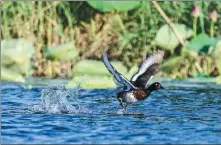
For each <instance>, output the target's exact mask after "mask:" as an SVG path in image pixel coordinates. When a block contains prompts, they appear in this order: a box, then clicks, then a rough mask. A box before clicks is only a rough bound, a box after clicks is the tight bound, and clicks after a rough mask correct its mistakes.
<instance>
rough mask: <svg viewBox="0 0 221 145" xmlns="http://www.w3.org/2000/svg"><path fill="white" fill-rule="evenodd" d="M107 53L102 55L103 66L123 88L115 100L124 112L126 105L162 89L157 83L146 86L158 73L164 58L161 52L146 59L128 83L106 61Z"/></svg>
mask: <svg viewBox="0 0 221 145" xmlns="http://www.w3.org/2000/svg"><path fill="white" fill-rule="evenodd" d="M108 51H109V50H108ZM108 51H107V52H108ZM107 52H105V53H104V55H103V62H104V65H105V66H106V68H107V69H108V70H109V72H110V73H111V74H113V75H114V78H115V79H116V81H117V83H119V84H121V85H123V86H124V87H123V90H122V91H121V92H118V93H117V99H118V101H119V102H120V105H121V106H122V107H123V109H124V111H125V109H126V107H127V105H128V104H131V103H134V102H137V101H143V100H145V99H146V98H147V97H148V96H149V95H150V93H151V92H152V91H155V90H159V89H164V87H163V86H162V85H161V84H160V83H159V82H155V83H153V84H151V85H148V81H149V80H150V79H152V78H153V76H154V75H155V74H156V73H158V72H159V65H160V64H161V62H162V60H163V56H164V52H163V51H157V52H156V53H154V54H153V55H151V56H149V57H148V58H146V59H145V60H144V61H143V63H142V64H141V66H140V68H139V70H138V72H136V73H135V74H134V75H133V76H132V78H131V80H130V81H129V80H127V79H126V78H125V77H124V76H123V75H122V74H120V73H119V72H118V71H117V70H116V69H115V68H114V67H113V66H112V65H111V63H110V62H109V60H108V55H107Z"/></svg>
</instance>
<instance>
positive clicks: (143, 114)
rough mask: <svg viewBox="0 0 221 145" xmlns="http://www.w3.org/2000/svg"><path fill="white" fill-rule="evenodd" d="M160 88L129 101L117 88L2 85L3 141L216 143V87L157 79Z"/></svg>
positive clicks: (220, 132)
mask: <svg viewBox="0 0 221 145" xmlns="http://www.w3.org/2000/svg"><path fill="white" fill-rule="evenodd" d="M162 84H163V86H164V87H165V88H166V89H165V90H161V91H157V92H153V93H152V94H151V96H150V98H149V99H147V100H145V101H143V102H137V103H135V104H132V105H129V106H128V108H127V113H126V114H123V113H122V109H121V107H120V106H119V103H118V101H117V99H116V98H115V97H114V94H115V93H116V92H117V91H118V90H117V89H107V90H84V89H81V88H75V89H65V88H63V87H62V86H61V85H60V86H48V87H43V86H42V87H41V86H38V87H34V88H32V89H24V88H22V87H20V85H18V84H13V83H4V82H3V83H2V84H1V97H2V101H1V105H2V118H1V123H2V126H1V130H2V132H1V135H2V143H5V144H6V143H17V144H23V143H29V144H30V143H41V144H42V143H51V144H55V143H62V144H64V143H96V144H99V143H130V144H132V143H133V144H136V143H173V144H175V143H189V144H193V143H204V144H207V143H216V144H218V143H219V144H220V143H221V86H218V85H215V84H213V83H199V82H198V83H196V82H187V81H162Z"/></svg>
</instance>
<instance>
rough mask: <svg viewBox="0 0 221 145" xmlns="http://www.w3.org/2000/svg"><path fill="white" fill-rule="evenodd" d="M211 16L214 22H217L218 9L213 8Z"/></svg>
mask: <svg viewBox="0 0 221 145" xmlns="http://www.w3.org/2000/svg"><path fill="white" fill-rule="evenodd" d="M210 18H211V20H212V21H213V22H216V21H217V12H216V10H213V12H212V13H211V15H210Z"/></svg>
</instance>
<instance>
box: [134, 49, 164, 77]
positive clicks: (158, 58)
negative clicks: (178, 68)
mask: <svg viewBox="0 0 221 145" xmlns="http://www.w3.org/2000/svg"><path fill="white" fill-rule="evenodd" d="M163 56H164V52H163V51H157V52H156V53H155V54H153V55H151V56H149V57H148V58H147V59H145V60H144V61H143V63H142V65H141V67H140V69H139V71H138V72H137V73H136V74H135V75H134V76H133V78H132V81H136V80H137V78H138V77H139V76H140V75H142V74H143V73H145V72H146V70H147V69H148V68H149V67H150V66H151V65H153V64H155V63H161V62H162V60H163ZM151 78H152V76H151ZM151 78H150V79H151Z"/></svg>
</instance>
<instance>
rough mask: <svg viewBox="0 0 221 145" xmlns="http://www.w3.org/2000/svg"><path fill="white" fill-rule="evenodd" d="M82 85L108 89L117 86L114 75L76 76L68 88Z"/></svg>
mask: <svg viewBox="0 0 221 145" xmlns="http://www.w3.org/2000/svg"><path fill="white" fill-rule="evenodd" d="M78 85H81V87H82V88H84V89H107V88H116V87H117V85H116V84H115V82H114V79H113V77H107V76H89V75H83V76H76V77H74V78H73V79H72V80H71V81H70V82H69V83H68V84H67V85H66V87H67V88H75V87H77V86H78Z"/></svg>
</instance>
